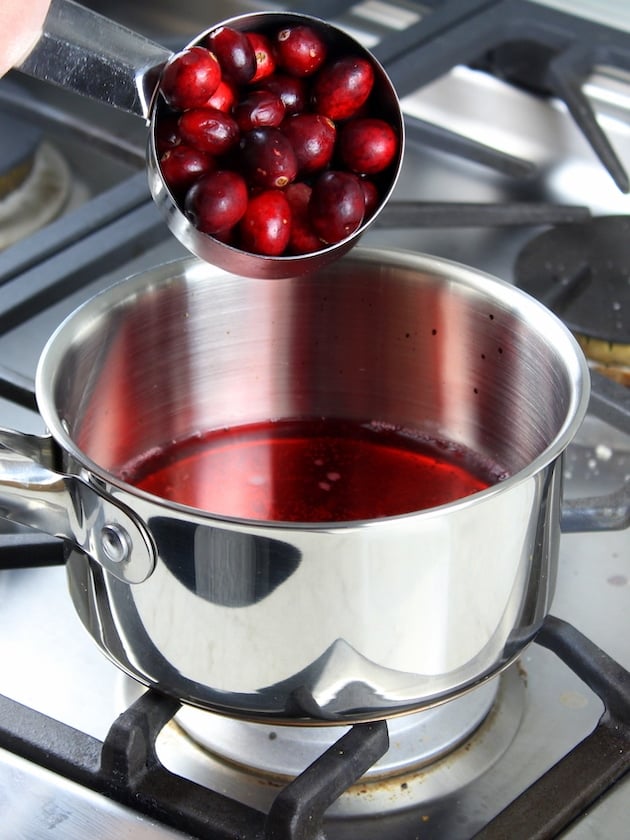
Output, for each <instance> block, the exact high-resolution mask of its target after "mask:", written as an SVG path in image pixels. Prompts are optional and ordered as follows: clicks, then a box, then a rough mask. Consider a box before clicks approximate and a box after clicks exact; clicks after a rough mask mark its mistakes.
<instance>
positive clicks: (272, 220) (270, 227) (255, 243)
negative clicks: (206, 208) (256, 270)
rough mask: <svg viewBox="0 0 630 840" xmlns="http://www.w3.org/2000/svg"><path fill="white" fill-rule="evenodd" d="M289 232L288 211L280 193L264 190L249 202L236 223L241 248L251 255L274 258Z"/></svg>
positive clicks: (281, 250) (280, 249)
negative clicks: (237, 223)
mask: <svg viewBox="0 0 630 840" xmlns="http://www.w3.org/2000/svg"><path fill="white" fill-rule="evenodd" d="M290 231H291V209H290V207H289V203H288V202H287V200H286V198H285V196H284V193H283V192H282V191H281V190H265V191H264V192H261V193H258V194H257V195H255V196H253V198H251V199H250V201H249V204H248V205H247V210H246V211H245V214H244V216H243V218H242V219H241V221H240V223H239V234H240V242H241V246H242V247H243V248H245V249H246V250H247V251H252V252H253V253H255V254H264V255H266V256H269V257H278V256H280V255H281V254H283V253H284V251H285V250H286V247H287V245H288V242H289V233H290Z"/></svg>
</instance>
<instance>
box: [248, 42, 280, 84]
mask: <svg viewBox="0 0 630 840" xmlns="http://www.w3.org/2000/svg"><path fill="white" fill-rule="evenodd" d="M245 34H246V35H247V38H248V39H249V43H250V44H251V45H252V49H253V50H254V57H255V58H256V71H255V73H254V75H253V76H252V78H251V81H252V82H258V81H260V80H261V79H264V78H266V77H267V76H271V74H272V73H273V72H275V69H276V58H275V56H274V54H273V46H272V43H271V41H270V39H269V38H268V37H267V36H266V35H264V34H263V33H262V32H246V33H245Z"/></svg>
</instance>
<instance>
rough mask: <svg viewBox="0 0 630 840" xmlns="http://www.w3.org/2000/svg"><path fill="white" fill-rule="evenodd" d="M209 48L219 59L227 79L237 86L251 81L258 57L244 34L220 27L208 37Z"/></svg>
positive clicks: (227, 27)
mask: <svg viewBox="0 0 630 840" xmlns="http://www.w3.org/2000/svg"><path fill="white" fill-rule="evenodd" d="M208 47H209V48H210V49H211V50H212V51H213V52H214V53H215V54H216V56H217V58H218V59H219V64H220V65H221V70H222V71H223V75H224V76H225V77H226V78H228V79H229V80H230V81H232V82H234V83H235V84H237V85H244V84H247V82H249V81H251V79H252V77H253V75H254V73H255V72H256V57H255V55H254V50H253V47H252V45H251V43H250V42H249V39H248V38H247V35H246V34H245V33H244V32H239V31H238V30H237V29H232V27H230V26H220V27H219V28H218V29H215V30H214V32H211V33H210V34H209V35H208Z"/></svg>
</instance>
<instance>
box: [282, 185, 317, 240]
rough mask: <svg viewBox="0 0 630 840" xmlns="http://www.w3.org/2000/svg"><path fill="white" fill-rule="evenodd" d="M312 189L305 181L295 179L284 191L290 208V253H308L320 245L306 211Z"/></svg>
mask: <svg viewBox="0 0 630 840" xmlns="http://www.w3.org/2000/svg"><path fill="white" fill-rule="evenodd" d="M312 191H313V190H312V187H310V186H309V185H308V184H307V183H306V182H305V181H295V182H294V183H293V184H289V186H288V187H287V188H286V190H285V192H284V194H285V196H286V199H287V201H288V202H289V207H290V208H291V231H290V234H289V244H288V246H287V247H288V249H289V251H290V252H291V253H292V254H310V253H311V252H312V251H318V250H319V249H320V248H321V247H322V241H321V239H320V238H319V236H318V235H317V234H316V233H315V229H314V228H313V225H312V223H311V220H310V217H309V212H308V207H309V202H310V200H311V193H312Z"/></svg>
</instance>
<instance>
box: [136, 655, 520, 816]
mask: <svg viewBox="0 0 630 840" xmlns="http://www.w3.org/2000/svg"><path fill="white" fill-rule="evenodd" d="M137 691H138V688H137V686H135V685H134V684H133V683H128V684H127V685H126V686H125V687H124V692H125V703H127V702H129V700H130V697H131V696H134V695H135V693H136V692H137ZM129 692H132V694H131V695H130V694H129ZM524 704H525V686H524V683H523V679H522V675H521V673H520V672H519V669H518V666H514V667H512V668H511V669H508V671H506V672H505V673H504V674H503V675H502V676H501V677H499V678H497V679H496V680H492V681H490V682H488V683H485V684H483V685H481V686H479V687H478V688H476V689H474V690H473V691H471V692H469V693H468V694H465V695H463V696H461V697H459V698H456V699H455V700H452V701H449V702H448V703H445V704H443V705H441V706H437V707H435V708H431V709H427V710H425V711H422V712H417V713H414V714H411V715H406V716H402V717H400V718H394V719H392V720H389V721H388V729H389V743H390V747H389V750H388V751H387V752H386V753H385V755H383V757H382V758H381V759H379V760H378V761H376V762H375V764H373V765H372V766H371V767H370V768H369V769H368V770H367V772H366V773H365V774H364V775H363V776H362V777H361V779H360V781H359V782H358V783H357V784H355V785H352V786H351V787H349V788H348V790H347V791H346V792H345V793H343V794H342V795H341V796H340V798H339V799H337V800H336V801H335V803H334V804H333V805H332V806H331V808H330V814H331V815H333V816H336V817H338V818H341V819H346V818H350V817H360V816H364V817H368V815H370V814H374V813H379V814H384V813H394V812H396V811H398V810H402V809H406V808H409V807H410V806H414V805H419V804H423V805H427V804H428V803H429V802H432V801H434V800H438V799H440V798H442V797H444V796H447V795H449V794H450V793H453V792H454V791H457V790H459V789H460V788H463V787H465V786H466V785H467V784H468V783H469V782H471V781H473V780H474V779H477V778H478V777H479V776H481V775H482V774H483V773H484V772H486V771H487V770H488V769H489V768H490V767H491V766H493V765H494V764H495V762H496V761H498V759H499V758H500V757H501V756H502V755H503V753H504V752H505V750H506V749H507V748H508V746H509V745H510V743H511V742H512V739H513V738H514V735H515V733H516V731H517V729H518V727H519V725H520V723H521V719H522V716H523V713H524ZM348 730H349V727H345V726H324V727H321V726H315V727H313V726H273V725H271V724H259V723H250V722H248V721H242V720H232V719H229V718H226V717H223V716H220V715H215V714H212V713H210V712H206V711H201V710H198V709H194V708H191V707H185V706H183V707H182V708H181V709H180V711H179V712H178V713H177V715H176V716H175V718H174V720H173V722H172V723H171V724H169V725H168V726H167V727H166V728H165V730H164V731H163V732H162V735H161V738H160V755H161V758H162V761H163V762H164V764H165V766H168V767H169V769H171V770H172V771H173V772H176V773H178V774H180V775H182V776H184V777H185V778H189V779H191V780H193V781H196V782H197V783H199V784H202V785H204V786H209V787H211V788H214V789H217V787H218V789H221V790H223V791H225V792H227V793H228V795H229V796H231V797H232V798H234V799H236V800H238V801H240V802H242V803H243V804H246V805H250V806H252V807H255V808H258V809H260V810H263V811H267V810H268V809H269V807H270V806H271V803H272V802H273V799H274V798H275V796H276V795H277V793H278V789H279V788H282V787H283V786H284V785H285V784H286V783H287V782H288V781H290V780H291V779H293V778H295V777H296V776H298V775H299V774H300V773H302V772H303V771H304V770H305V768H306V767H307V766H312V764H313V762H316V761H317V759H318V757H319V756H320V755H322V754H323V753H324V751H325V750H327V749H328V748H329V747H331V746H332V745H333V744H335V743H336V742H337V741H338V739H339V738H341V737H342V736H343V735H344V733H345V732H347V731H348ZM182 731H183V732H184V733H185V734H186V735H187V736H188V737H187V738H183V737H182Z"/></svg>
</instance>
